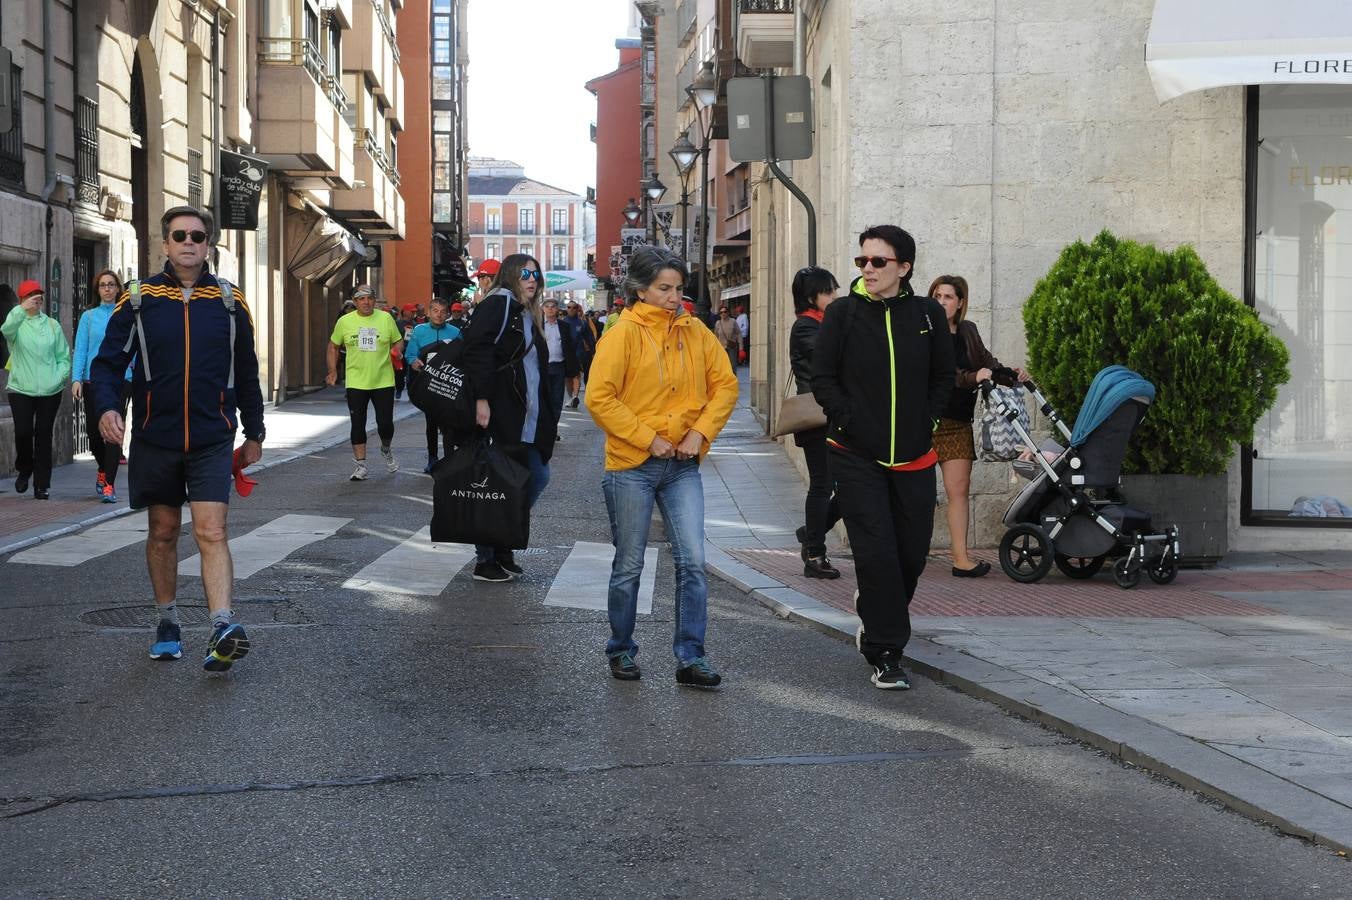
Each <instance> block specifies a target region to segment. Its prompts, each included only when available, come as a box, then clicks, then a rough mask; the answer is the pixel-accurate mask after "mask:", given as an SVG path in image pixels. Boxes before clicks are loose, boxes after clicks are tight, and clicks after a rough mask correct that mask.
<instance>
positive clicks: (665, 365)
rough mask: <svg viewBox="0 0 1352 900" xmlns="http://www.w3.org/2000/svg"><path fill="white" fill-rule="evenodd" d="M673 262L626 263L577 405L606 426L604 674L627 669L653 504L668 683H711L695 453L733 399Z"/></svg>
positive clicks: (726, 369)
mask: <svg viewBox="0 0 1352 900" xmlns="http://www.w3.org/2000/svg"><path fill="white" fill-rule="evenodd" d="M685 281H686V270H685V263H684V262H682V261H681V259H680V257H678V256H676V255H675V254H673V253H668V252H666V251H665V250H659V249H657V248H653V247H645V248H642V249H640V250H638V251H637V252H635V253H634V255H633V256H632V257H630V261H629V275H628V277H627V278H626V279H625V282H624V293H625V295H626V297H627V298H628V299H629V301H630V302H629V303H628V304H626V306H625V307H624V311H623V312H622V313H621V314H620V317H619V319H618V320H617V321H616V323H615V325H613V326H611V327H609V328H607V329H606V330H605V333H604V334H603V335H602V336H601V340H600V341H599V342H598V343H597V345H596V358H595V359H594V360H593V361H592V368H591V380H590V381H589V382H588V383H587V408H588V409H589V410H590V411H591V414H592V418H593V419H595V420H596V424H597V425H599V426H601V430H602V431H604V432H605V433H606V474H605V478H604V480H603V481H602V485H603V487H604V489H605V495H606V510H607V511H608V512H609V513H610V531H611V538H612V540H613V541H614V544H615V562H614V563H613V564H612V565H611V569H610V591H609V595H608V605H609V610H610V640H609V641H607V642H606V656H607V657H609V659H610V673H611V674H612V675H613V676H615V677H616V678H618V679H620V680H622V681H633V680H636V679H637V678H639V676H640V672H639V667H638V664H637V663H635V662H634V656H635V655H636V654H637V653H638V644H636V643H635V642H634V618H635V614H636V612H637V607H638V585H639V578H640V576H642V574H643V553H644V551H645V550H646V549H647V545H648V526H649V523H650V522H651V521H652V514H653V504H654V503H655V504H656V505H657V507H658V509H660V510H661V512H662V521H663V523H664V524H665V525H666V530H667V538H668V540H670V541H671V553H672V557H673V559H674V562H675V564H676V603H675V607H676V634H675V638H674V640H673V642H672V649H673V650H674V651H675V653H676V664H677V669H676V681H677V683H679V684H685V685H691V686H694V687H714V686H716V685H717V684H718V683H719V682H720V681H721V680H722V678H721V677H720V676H719V674H718V672H716V671H715V670H714V668H713V666H712V665H710V663H709V661H708V659H707V658H706V657H705V654H704V630H705V625H706V623H707V618H708V617H707V612H706V604H707V600H708V594H709V585H708V581H707V580H706V576H705V574H704V486H703V483H702V482H701V481H700V475H699V463H700V460H701V459H703V458H704V454H706V453H708V452H709V444H710V443H711V442H712V441H713V439H714V438H715V437H717V436H718V433H719V432H720V431H722V430H723V426H724V425H725V424H727V421H728V417H729V416H731V415H732V410H733V407H734V406H736V404H737V376H736V375H734V374H733V373H732V367H731V366H730V365H729V364H728V356H727V354H726V353H724V352H723V348H722V347H721V346H719V343H718V340H717V338H715V337H714V334H713V332H712V331H710V330H709V329H708V328H706V327H705V326H704V325H703V324H702V323H700V322H699V321H698V320H696V319H695V318H694V317H693V316H691V315H688V314H687V313H686V311H685V308H684V307H683V306H682V305H681V288H682V286H683V285H684V284H685Z"/></svg>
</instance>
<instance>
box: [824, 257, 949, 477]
mask: <svg viewBox="0 0 1352 900" xmlns="http://www.w3.org/2000/svg"><path fill="white" fill-rule="evenodd" d="M902 291H903V292H902V294H901V295H900V296H897V297H892V298H889V299H885V300H874V299H873V298H871V297H870V296H869V295H868V292H867V291H865V290H864V286H863V282H862V280H860V279H856V280H855V282H854V283H853V284H852V285H850V292H849V293H848V294H847V295H846V296H845V297H843V298H841V299H839V300H837V301H835V302H834V303H832V304H831V305H830V306H828V307H827V308H826V315H825V316H824V317H823V319H822V325H821V331H820V333H819V334H818V335H817V348H816V352H815V353H814V354H813V360H812V393H813V394H814V395H815V396H816V398H817V402H818V403H820V404H821V407H822V409H823V410H825V411H826V415H827V418H828V419H830V424H829V426H828V429H829V430H828V431H827V437H828V438H830V439H832V440H833V441H835V442H836V443H838V444H840V445H841V446H842V447H844V448H845V449H847V450H849V451H851V452H853V453H857V454H860V455H862V456H867V457H868V458H869V459H873V460H876V461H877V462H880V463H883V464H885V465H898V464H901V463H906V462H910V461H912V460H915V459H918V458H920V457H922V456H924V455H925V454H926V453H928V452H929V451H930V450H931V449H932V447H933V445H934V443H933V435H934V425H935V422H936V421H938V419H939V416H940V415H941V414H942V413H943V410H944V408H945V407H946V406H947V405H948V396H949V394H950V393H952V391H953V372H954V370H955V369H956V367H957V361H956V360H955V358H954V355H953V339H952V338H951V337H950V336H949V333H948V326H947V320H946V318H945V317H944V309H943V307H942V306H940V305H939V301H937V300H934V299H931V298H929V297H917V296H916V295H915V294H914V293H912V292H911V291H910V289H909V288H908V287H905V286H903V289H902Z"/></svg>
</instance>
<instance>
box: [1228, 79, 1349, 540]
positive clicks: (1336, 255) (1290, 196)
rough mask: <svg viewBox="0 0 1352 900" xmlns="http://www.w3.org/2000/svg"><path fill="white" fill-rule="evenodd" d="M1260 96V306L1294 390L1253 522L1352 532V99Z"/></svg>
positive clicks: (1304, 90)
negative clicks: (1282, 348) (1285, 358)
mask: <svg viewBox="0 0 1352 900" xmlns="http://www.w3.org/2000/svg"><path fill="white" fill-rule="evenodd" d="M1250 90H1251V94H1250V105H1249V110H1250V117H1251V121H1250V127H1249V134H1250V147H1249V159H1250V161H1251V165H1250V166H1249V178H1250V179H1251V182H1250V185H1249V197H1250V210H1249V217H1250V224H1251V226H1252V228H1251V230H1250V232H1249V234H1250V236H1251V237H1250V239H1251V240H1252V241H1253V244H1252V246H1251V247H1250V252H1249V259H1250V260H1251V265H1252V270H1251V272H1250V279H1251V289H1250V300H1251V302H1252V303H1253V304H1254V306H1255V308H1256V309H1257V311H1258V314H1259V316H1260V317H1261V318H1262V319H1263V321H1264V322H1266V323H1267V324H1268V325H1269V326H1270V327H1272V328H1273V330H1274V333H1275V334H1277V336H1278V337H1280V338H1281V339H1282V341H1283V342H1284V343H1285V344H1286V346H1287V349H1288V350H1289V351H1290V353H1291V380H1290V381H1289V382H1288V383H1287V384H1285V385H1283V386H1282V387H1281V389H1280V391H1279V392H1278V395H1277V403H1276V404H1275V405H1274V406H1273V408H1272V409H1271V410H1270V411H1269V412H1268V413H1267V414H1266V415H1265V416H1264V417H1263V418H1261V419H1260V420H1259V421H1258V425H1257V427H1256V428H1255V429H1254V438H1253V446H1252V447H1250V448H1248V450H1249V453H1248V455H1247V457H1246V459H1245V465H1244V470H1245V471H1244V482H1245V483H1244V500H1245V502H1244V509H1243V516H1244V521H1245V523H1246V524H1290V525H1297V524H1299V525H1324V526H1343V527H1349V526H1352V88H1348V87H1345V86H1335V85H1318V86H1306V85H1265V86H1262V87H1258V88H1252V89H1250ZM1255 117H1256V121H1255Z"/></svg>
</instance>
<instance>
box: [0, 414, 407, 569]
mask: <svg viewBox="0 0 1352 900" xmlns="http://www.w3.org/2000/svg"><path fill="white" fill-rule="evenodd" d="M416 412H418V409H417V408H416V407H414V406H413V405H412V404H409V406H408V408H407V409H398V408H396V409H395V411H394V421H395V422H402V421H403V420H404V419H407V418H409V417H410V416H412V415H413V414H414V413H416ZM334 428H337V429H339V433H338V435H337V436H336V437H333V438H324V437H321V438H319V439H318V440H315V441H311V442H310V443H308V444H302V445H301V446H299V447H287V448H286V449H285V450H277V451H276V454H277V455H276V458H275V459H265V460H262V461H260V462H258V463H256V464H254V465H252V466H250V467H249V469H248V471H249V472H250V474H253V473H257V472H262V471H263V470H264V469H271V468H272V467H273V466H280V465H282V464H284V463H289V462H291V461H292V460H296V459H300V458H301V457H302V456H308V455H310V454H311V453H318V452H319V451H321V450H328V449H329V448H331V447H336V446H338V445H339V444H342V443H344V442H346V441H347V439H348V433H346V432H343V431H342V426H341V425H335V426H334ZM375 431H376V426H374V425H372V426H371V427H369V428H367V429H366V433H367V434H375ZM134 512H138V510H134V509H132V508H131V507H130V506H124V507H121V508H119V509H113V510H108V511H107V512H101V513H96V514H94V515H91V516H88V517H86V518H83V519H81V520H80V521H78V522H71V523H69V524H66V525H63V526H61V527H60V528H55V529H53V530H51V531H44V532H43V533H41V534H35V535H30V536H29V537H26V538H21V539H19V540H17V541H14V542H13V543H10V544H4V545H2V546H0V556H5V555H7V554H10V553H17V552H19V551H20V550H27V549H28V548H29V547H34V546H37V545H38V544H44V543H46V542H47V541H52V540H56V539H57V538H59V537H65V536H66V535H68V534H74V533H75V532H77V531H81V530H83V529H85V528H89V527H91V526H93V525H101V524H103V523H104V522H109V521H112V520H113V519H118V518H121V517H122V516H129V515H131V514H132V513H134Z"/></svg>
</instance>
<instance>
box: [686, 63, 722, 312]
mask: <svg viewBox="0 0 1352 900" xmlns="http://www.w3.org/2000/svg"><path fill="white" fill-rule="evenodd" d="M685 93H686V96H688V97H689V98H690V99H691V101H692V102H693V103H694V104H695V108H696V109H698V110H699V111H700V112H701V113H703V112H704V111H705V110H708V112H709V121H708V123H707V124H704V123H701V131H702V134H701V136H700V137H701V140H700V147H699V154H700V166H699V173H700V181H699V208H700V216H699V237H700V240H699V256H700V260H699V294H698V296H696V297H695V310H696V312H697V314H698V315H699V318H700V320H701V321H704V322H707V321H708V320H709V273H708V272H707V271H706V269H707V265H706V264H707V263H708V260H709V249H708V244H709V142H710V141H711V140H712V139H713V135H714V105H715V104H716V103H718V73H717V71H716V70H715V69H714V64H713V63H712V62H710V61H708V60H705V62H704V64H703V65H702V66H700V69H699V75H698V76H696V78H695V80H694V81H693V82H691V83H690V84H689V85H687V86H686V89H685Z"/></svg>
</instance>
